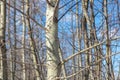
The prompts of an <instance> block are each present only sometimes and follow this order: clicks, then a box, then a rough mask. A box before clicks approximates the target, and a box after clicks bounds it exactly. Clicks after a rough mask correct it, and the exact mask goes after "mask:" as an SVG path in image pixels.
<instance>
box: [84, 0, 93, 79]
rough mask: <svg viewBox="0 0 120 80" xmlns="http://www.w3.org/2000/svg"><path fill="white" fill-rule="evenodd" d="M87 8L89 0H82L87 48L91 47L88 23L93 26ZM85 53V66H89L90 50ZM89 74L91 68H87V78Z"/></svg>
mask: <svg viewBox="0 0 120 80" xmlns="http://www.w3.org/2000/svg"><path fill="white" fill-rule="evenodd" d="M87 8H88V0H82V10H83V20H82V28H83V31H84V44H85V48H88V47H89V40H88V32H87V24H88V26H91V25H90V22H89V18H88V16H87ZM85 53H86V54H85V55H86V56H85V60H86V63H85V67H88V66H89V65H90V57H89V56H90V55H89V51H86V52H85ZM89 74H90V71H89V68H87V69H86V70H85V77H84V79H85V80H88V79H89Z"/></svg>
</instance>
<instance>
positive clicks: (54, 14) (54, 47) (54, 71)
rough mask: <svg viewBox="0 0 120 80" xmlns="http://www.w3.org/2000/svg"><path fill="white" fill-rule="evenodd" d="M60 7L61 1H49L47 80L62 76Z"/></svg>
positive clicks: (47, 14)
mask: <svg viewBox="0 0 120 80" xmlns="http://www.w3.org/2000/svg"><path fill="white" fill-rule="evenodd" d="M58 5H59V0H47V11H46V29H47V30H46V48H47V53H46V54H47V80H56V79H55V78H56V77H59V75H60V57H59V51H58V48H59V45H58V44H59V43H58V21H57V19H58Z"/></svg>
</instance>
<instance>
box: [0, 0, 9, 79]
mask: <svg viewBox="0 0 120 80" xmlns="http://www.w3.org/2000/svg"><path fill="white" fill-rule="evenodd" d="M5 2H6V0H3V1H0V79H1V80H8V79H7V61H6V60H5V59H6V58H7V57H6V54H5V52H6V48H5V28H6V15H5V14H6V5H5Z"/></svg>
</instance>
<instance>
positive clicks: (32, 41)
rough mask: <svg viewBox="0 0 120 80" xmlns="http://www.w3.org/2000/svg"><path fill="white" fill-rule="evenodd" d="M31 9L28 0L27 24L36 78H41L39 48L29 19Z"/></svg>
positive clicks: (27, 0)
mask: <svg viewBox="0 0 120 80" xmlns="http://www.w3.org/2000/svg"><path fill="white" fill-rule="evenodd" d="M29 9H30V3H29V0H26V13H27V19H26V24H27V26H28V31H29V36H30V46H31V55H32V58H33V63H34V68H35V75H36V76H35V79H36V80H40V72H39V66H38V59H37V50H36V45H35V41H34V37H33V32H32V29H31V25H30V19H29V16H30V14H29V11H30V10H29Z"/></svg>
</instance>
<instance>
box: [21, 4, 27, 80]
mask: <svg viewBox="0 0 120 80" xmlns="http://www.w3.org/2000/svg"><path fill="white" fill-rule="evenodd" d="M24 10H25V9H24V4H23V12H24ZM22 21H23V34H22V54H21V55H22V62H23V64H22V74H23V77H22V78H23V80H26V69H25V33H26V23H25V17H24V15H22Z"/></svg>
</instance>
